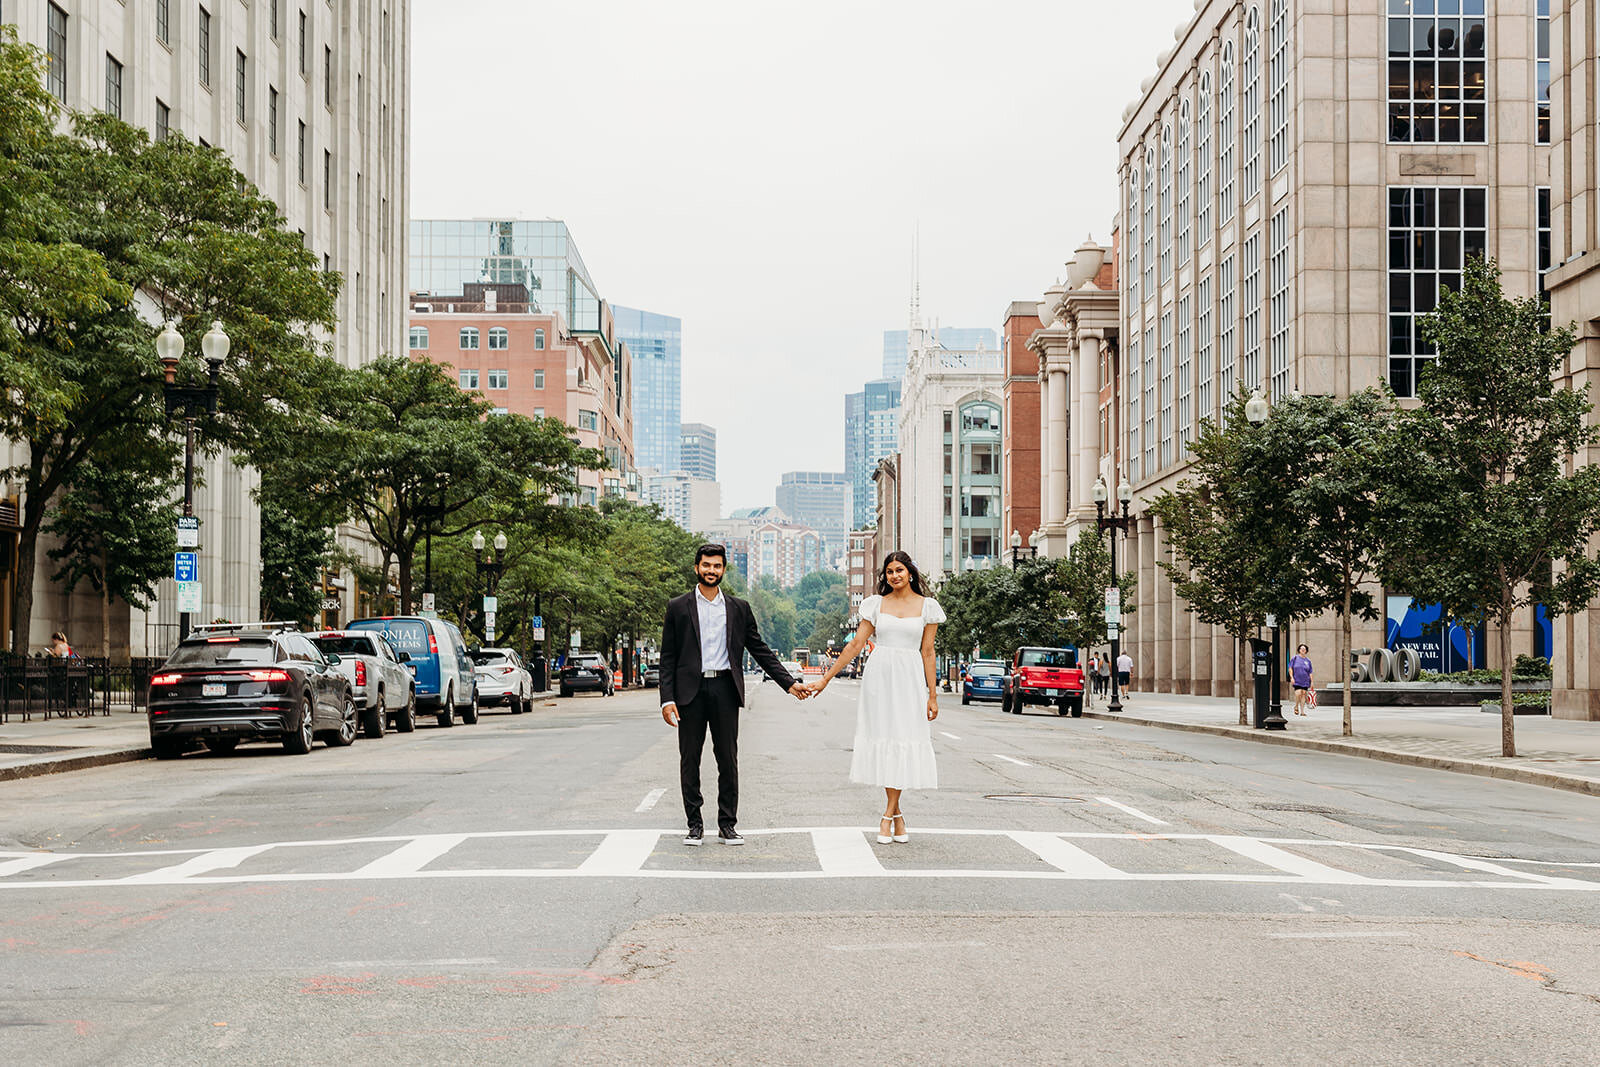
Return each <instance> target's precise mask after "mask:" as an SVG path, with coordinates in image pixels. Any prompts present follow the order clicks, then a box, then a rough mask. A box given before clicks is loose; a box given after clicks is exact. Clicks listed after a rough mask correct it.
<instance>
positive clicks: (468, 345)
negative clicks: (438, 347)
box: [459, 326, 478, 351]
mask: <svg viewBox="0 0 1600 1067" xmlns="http://www.w3.org/2000/svg"><path fill="white" fill-rule="evenodd" d="M459 341H460V344H461V349H462V351H470V350H474V349H476V348H477V347H478V328H477V327H476V326H463V327H461V335H460V338H459Z"/></svg>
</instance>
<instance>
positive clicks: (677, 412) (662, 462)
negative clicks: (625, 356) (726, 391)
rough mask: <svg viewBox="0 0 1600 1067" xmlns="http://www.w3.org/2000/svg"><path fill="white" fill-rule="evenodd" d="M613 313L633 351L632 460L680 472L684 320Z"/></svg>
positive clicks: (632, 311)
mask: <svg viewBox="0 0 1600 1067" xmlns="http://www.w3.org/2000/svg"><path fill="white" fill-rule="evenodd" d="M611 312H612V315H613V318H614V321H615V323H616V330H617V340H619V341H622V342H625V343H626V344H627V346H628V350H629V351H630V352H632V353H633V454H634V459H635V462H637V464H638V465H639V466H640V467H654V468H655V469H656V470H658V471H660V472H661V473H662V474H670V473H672V472H673V471H676V470H681V469H682V468H683V462H682V458H681V451H680V448H679V440H678V435H679V433H680V432H681V429H682V427H681V423H680V416H681V410H682V404H683V320H682V319H677V318H674V317H672V316H671V315H658V314H656V313H655V312H653V311H640V310H638V309H637V308H626V307H620V306H618V305H616V304H613V305H612V306H611ZM713 517H715V516H713Z"/></svg>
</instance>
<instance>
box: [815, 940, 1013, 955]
mask: <svg viewBox="0 0 1600 1067" xmlns="http://www.w3.org/2000/svg"><path fill="white" fill-rule="evenodd" d="M988 947H989V943H988V942H987V941H885V942H883V943H882V944H877V945H828V946H827V948H828V951H830V952H899V951H904V950H907V949H919V950H920V949H925V948H988Z"/></svg>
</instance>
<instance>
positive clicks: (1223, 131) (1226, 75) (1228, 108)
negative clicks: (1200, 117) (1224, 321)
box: [1217, 41, 1238, 295]
mask: <svg viewBox="0 0 1600 1067" xmlns="http://www.w3.org/2000/svg"><path fill="white" fill-rule="evenodd" d="M1235 133H1236V131H1235V130H1234V128H1233V42H1232V41H1227V42H1225V43H1224V44H1223V46H1222V67H1221V74H1220V75H1219V77H1218V79H1217V222H1218V223H1219V224H1220V225H1223V226H1226V225H1227V224H1228V223H1230V222H1232V221H1233V167H1234V161H1235V160H1236V159H1237V158H1238V156H1237V155H1236V154H1235V152H1234V150H1233V142H1234V137H1235ZM1222 291H1223V290H1222V288H1221V287H1220V286H1219V287H1218V289H1217V292H1218V294H1219V295H1220V294H1221V293H1222Z"/></svg>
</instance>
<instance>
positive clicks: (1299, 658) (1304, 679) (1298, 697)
mask: <svg viewBox="0 0 1600 1067" xmlns="http://www.w3.org/2000/svg"><path fill="white" fill-rule="evenodd" d="M1310 651H1311V650H1310V649H1309V648H1307V647H1306V646H1305V645H1298V646H1296V648H1295V650H1294V656H1293V657H1292V658H1291V659H1290V660H1289V681H1290V682H1291V683H1292V684H1293V685H1294V713H1295V714H1296V715H1304V714H1305V713H1306V702H1307V701H1308V700H1310V699H1311V686H1312V684H1313V683H1312V681H1311V658H1310V657H1309V656H1307V655H1306V653H1307V652H1310Z"/></svg>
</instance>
